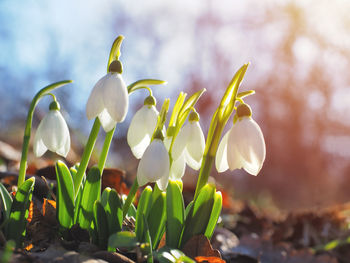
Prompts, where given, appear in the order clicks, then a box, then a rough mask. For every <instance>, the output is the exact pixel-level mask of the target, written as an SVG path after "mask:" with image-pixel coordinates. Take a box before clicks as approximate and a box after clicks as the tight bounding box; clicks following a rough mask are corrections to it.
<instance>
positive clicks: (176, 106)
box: [169, 92, 187, 127]
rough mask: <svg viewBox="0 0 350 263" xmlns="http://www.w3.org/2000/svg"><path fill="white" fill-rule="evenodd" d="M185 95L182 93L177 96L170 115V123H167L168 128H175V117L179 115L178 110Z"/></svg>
mask: <svg viewBox="0 0 350 263" xmlns="http://www.w3.org/2000/svg"><path fill="white" fill-rule="evenodd" d="M186 96H187V94H186V93H184V92H180V94H179V96H178V97H177V100H176V102H175V105H174V108H173V112H172V113H171V117H170V121H169V127H172V126H175V124H176V121H177V117H178V115H179V112H180V109H181V107H182V105H183V103H184V101H185V98H186Z"/></svg>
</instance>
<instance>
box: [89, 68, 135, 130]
mask: <svg viewBox="0 0 350 263" xmlns="http://www.w3.org/2000/svg"><path fill="white" fill-rule="evenodd" d="M128 106H129V97H128V90H127V87H126V85H125V83H124V80H123V78H122V76H121V74H118V73H108V74H107V75H105V76H104V77H103V78H101V79H100V80H99V81H98V82H97V83H96V85H95V86H94V88H93V89H92V91H91V94H90V97H89V99H88V102H87V104H86V116H87V118H88V119H89V120H91V119H93V118H96V117H98V119H99V120H100V122H101V125H102V127H103V129H104V130H105V131H106V132H109V131H110V130H112V129H113V128H114V127H115V125H116V124H117V122H122V121H124V119H125V116H126V114H127V112H128Z"/></svg>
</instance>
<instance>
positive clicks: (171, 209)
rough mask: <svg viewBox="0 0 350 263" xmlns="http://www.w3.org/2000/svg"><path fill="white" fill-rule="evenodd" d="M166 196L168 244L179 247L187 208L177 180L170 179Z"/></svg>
mask: <svg viewBox="0 0 350 263" xmlns="http://www.w3.org/2000/svg"><path fill="white" fill-rule="evenodd" d="M166 197H167V198H166V203H167V207H166V212H167V222H166V245H167V246H168V247H172V248H178V246H179V241H180V236H181V230H182V227H183V223H184V218H185V216H184V215H185V209H184V200H183V197H182V193H181V189H180V187H179V186H178V184H177V183H176V182H175V181H169V184H168V187H167V194H166Z"/></svg>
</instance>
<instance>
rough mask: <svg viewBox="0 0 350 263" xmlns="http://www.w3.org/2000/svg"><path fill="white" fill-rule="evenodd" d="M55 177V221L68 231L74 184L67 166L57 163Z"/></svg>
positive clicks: (70, 221)
mask: <svg viewBox="0 0 350 263" xmlns="http://www.w3.org/2000/svg"><path fill="white" fill-rule="evenodd" d="M55 168H56V177H57V213H56V214H57V219H58V222H59V223H60V225H61V226H62V227H63V228H65V229H69V228H70V227H71V226H72V225H73V219H74V196H75V195H74V184H73V178H72V176H71V173H70V171H69V169H68V168H67V166H66V165H65V164H64V163H63V162H61V161H58V162H57V163H56V166H55Z"/></svg>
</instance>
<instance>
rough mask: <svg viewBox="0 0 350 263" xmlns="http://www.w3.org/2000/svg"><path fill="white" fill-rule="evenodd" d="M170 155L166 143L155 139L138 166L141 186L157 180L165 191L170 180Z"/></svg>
mask: <svg viewBox="0 0 350 263" xmlns="http://www.w3.org/2000/svg"><path fill="white" fill-rule="evenodd" d="M169 165H170V163H169V155H168V151H167V150H166V148H165V146H164V143H163V141H162V140H160V139H154V140H153V141H152V142H151V144H150V145H149V146H148V147H147V149H146V151H145V152H144V154H143V156H142V158H141V160H140V163H139V166H138V168H137V182H138V184H139V186H143V185H145V184H147V183H152V182H156V183H157V185H158V187H159V189H160V190H162V191H165V189H166V187H167V185H168V180H169Z"/></svg>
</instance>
